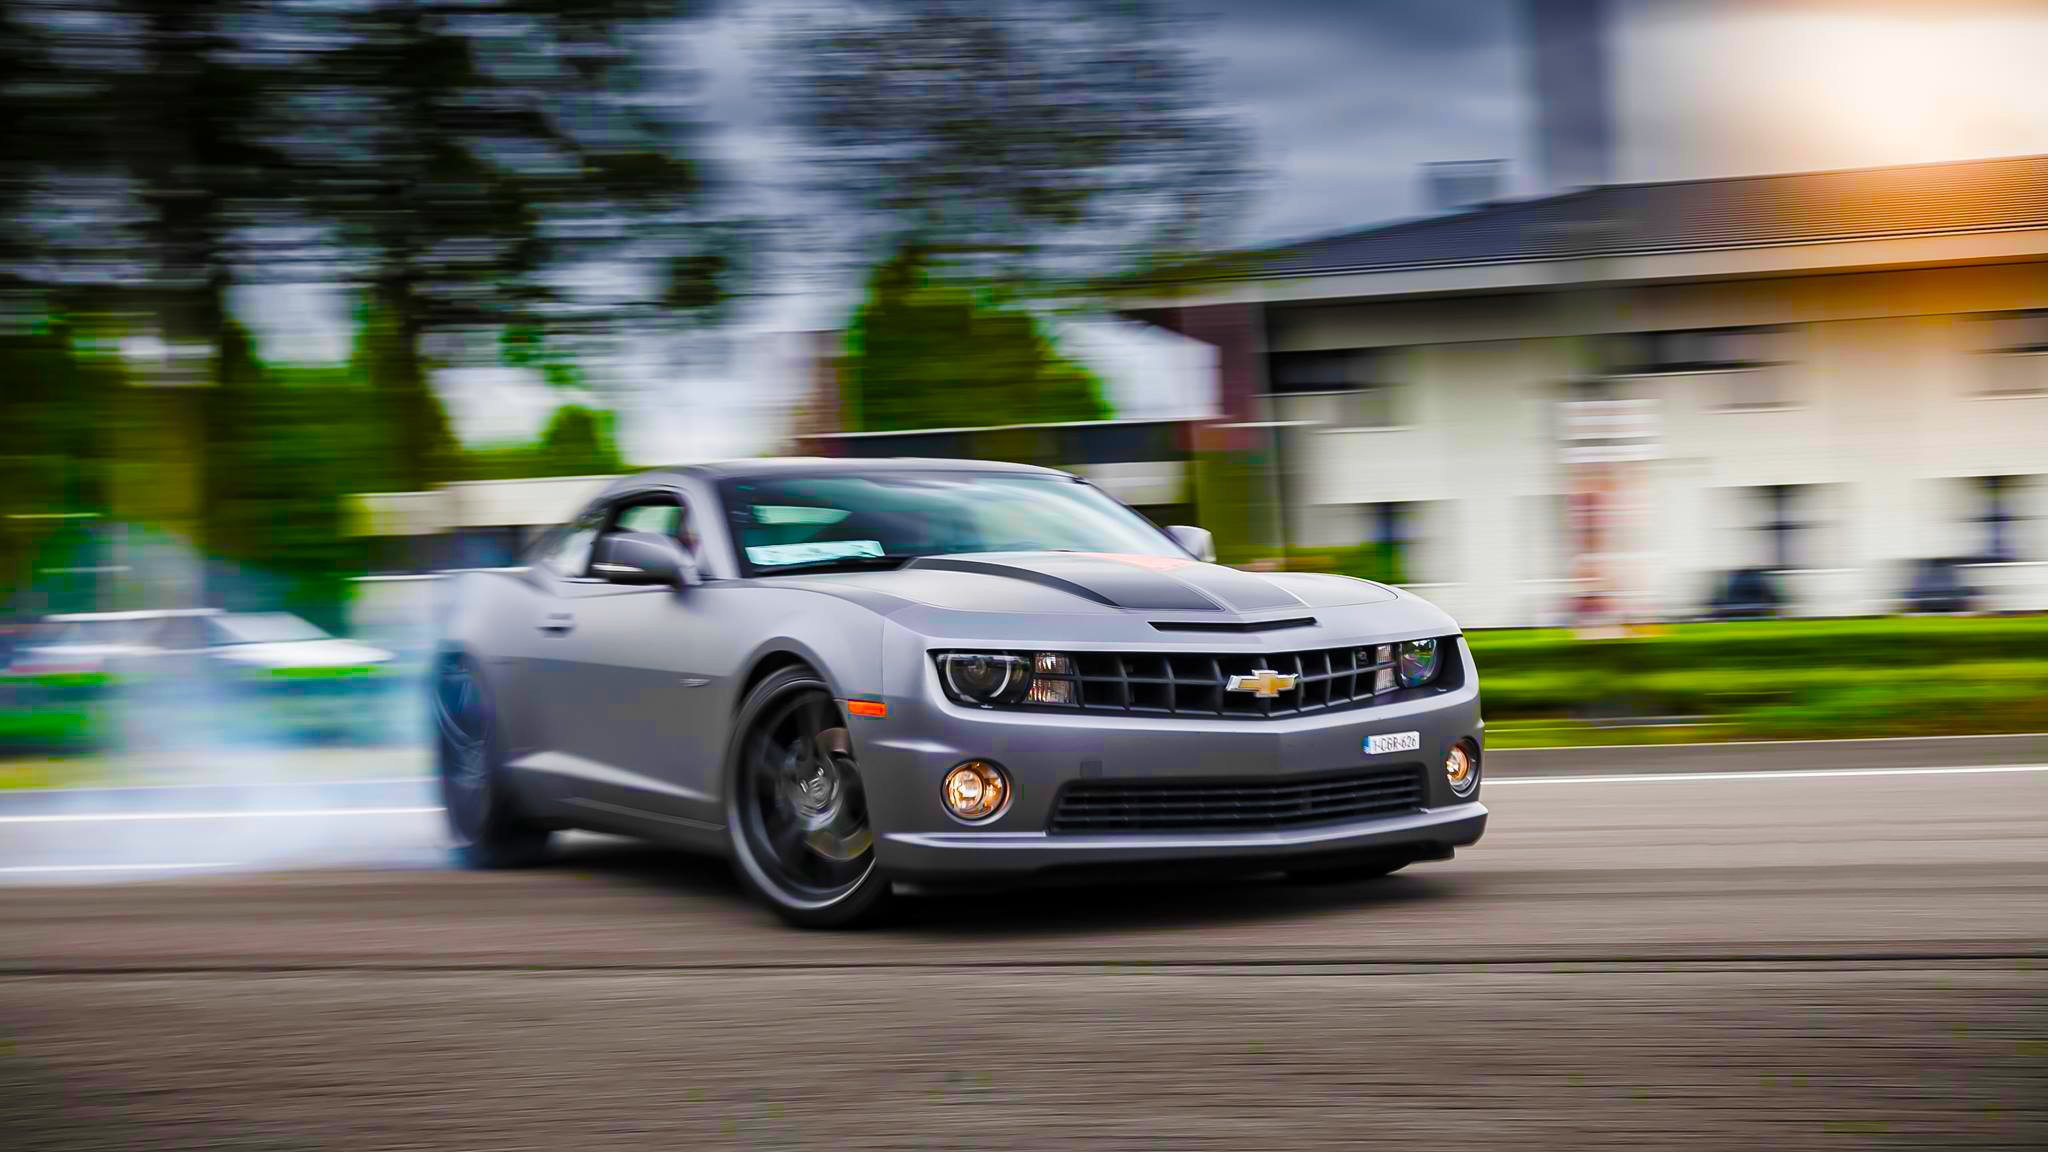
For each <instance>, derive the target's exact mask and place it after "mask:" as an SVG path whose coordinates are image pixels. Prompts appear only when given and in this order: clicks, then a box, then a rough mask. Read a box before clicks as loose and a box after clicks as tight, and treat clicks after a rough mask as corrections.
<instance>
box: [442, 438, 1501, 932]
mask: <svg viewBox="0 0 2048 1152" xmlns="http://www.w3.org/2000/svg"><path fill="white" fill-rule="evenodd" d="M1212 560H1213V549H1212V547H1211V545H1210V542H1209V537H1208V534H1207V533H1205V532H1203V531H1201V530H1200V529H1195V528H1182V527H1176V528H1172V529H1168V530H1166V531H1161V530H1160V529H1158V528H1156V527H1154V526H1153V525H1152V524H1151V523H1149V522H1148V521H1147V520H1145V519H1144V517H1142V516H1140V515H1138V514H1137V513H1136V512H1133V511H1132V510H1130V509H1129V508H1127V507H1125V506H1124V505H1122V504H1120V503H1118V502H1117V501H1116V500H1114V499H1112V498H1111V497H1109V496H1108V495H1105V494H1104V493H1103V492H1102V491H1100V490H1099V489H1097V488H1095V487H1093V486H1092V485H1090V484H1088V483H1087V482H1086V481H1084V480H1081V479H1079V478H1077V477H1074V476H1071V475H1068V474H1066V473H1063V472H1055V471H1049V470H1046V469H1042V468H1030V467H1023V466H1016V465H1005V464H989V463H975V462H958V461H935V460H866V461H833V460H751V461H744V462H739V463H732V464H720V465H704V466H692V467H685V468H673V469H664V470H659V471H654V472H648V473H645V474H642V475H637V476H632V477H629V478H625V479H622V480H619V481H617V482H615V483H614V484H612V485H611V486H610V487H608V488H607V489H606V490H605V491H604V492H603V493H602V494H601V495H599V496H598V497H597V498H596V499H595V500H593V501H592V502H591V504H590V506H589V507H587V508H585V509H584V510H583V511H582V512H581V513H580V514H579V515H578V516H577V517H576V518H575V519H574V520H573V521H571V522H570V523H568V524H565V525H562V526H561V527H560V528H558V529H556V530H554V531H553V532H552V533H551V534H549V535H548V536H547V537H546V538H544V539H543V540H542V541H541V542H540V543H539V545H538V546H537V547H536V549H535V552H534V554H533V555H532V557H531V558H530V564H529V566H528V567H527V568H526V569H525V570H524V571H521V572H492V573H473V574H469V575H466V576H464V577H462V578H461V580H462V581H463V583H462V584H461V585H460V586H458V587H457V588H456V589H455V591H456V595H455V596H454V597H452V605H453V607H452V609H451V613H452V614H451V616H450V618H449V619H448V622H447V633H446V640H445V646H444V647H443V649H442V651H441V655H440V657H439V660H438V664H437V671H436V675H435V677H434V693H433V699H434V705H435V716H436V719H437V721H438V729H439V733H440V750H439V751H440V766H441V774H442V785H443V790H444V794H445V801H446V804H447V809H448V819H449V823H450V825H451V827H452V829H453V833H454V836H455V838H456V841H457V844H458V850H459V851H460V853H461V854H462V855H463V856H464V857H466V858H467V859H468V860H469V861H470V862H472V863H475V864H478V865H484V866H498V865H506V864H512V863H518V862H525V861H530V860H533V859H535V858H536V857H538V856H539V855H540V854H541V853H542V852H543V851H544V850H545V848H546V846H547V841H548V838H549V835H550V834H551V833H552V832H553V831H555V830H558V829H565V828H589V829H596V830H602V831H607V832H618V833H627V834H631V835H638V836H645V837H651V838H659V839H662V840H667V841H672V842H676V843H680V844H684V845H688V846H691V847H696V848H701V849H705V850H708V851H713V852H719V853H724V854H728V855H729V856H730V857H731V859H732V860H733V862H734V864H735V865H736V870H737V872H738V874H739V876H740V877H741V879H742V880H743V882H744V883H745V885H746V886H747V887H748V888H749V889H750V890H751V891H752V892H754V893H755V894H756V895H758V896H759V897H760V898H761V899H762V900H763V901H764V902H766V903H767V904H768V905H769V906H770V907H772V908H773V909H774V910H775V911H777V912H778V913H780V914H781V915H782V916H784V917H785V918H787V919H789V920H791V921H793V922H795V923H798V924H803V925H810V926H832V925H841V924H848V923H852V922H854V921H857V920H861V919H864V918H866V917H868V916H870V915H871V914H873V913H875V912H877V911H878V910H879V908H880V907H881V906H882V904H883V903H884V902H885V901H886V900H887V899H888V898H889V896H890V894H891V892H892V890H895V889H900V888H906V887H909V888H923V889H933V890H938V889H945V888H949V887H953V886H958V885H969V886H973V887H985V886H989V885H992V884H996V883H1001V882H1005V881H1010V880H1015V879H1026V878H1032V877H1045V876H1051V875H1057V874H1061V873H1069V872H1082V871H1085V870H1090V869H1097V868H1103V867H1108V868H1111V869H1120V870H1121V869H1129V868H1133V867H1137V866H1142V865H1167V866H1170V867H1172V868H1173V869H1175V870H1186V869H1188V868H1190V867H1191V866H1193V865H1197V864H1199V865H1203V866H1215V867H1219V868H1223V869H1229V870H1245V871H1263V872H1280V873H1286V874H1288V875H1290V876H1296V877H1302V878H1321V879H1333V878H1347V877H1362V876H1372V875H1379V874H1383V873H1386V872H1391V871H1393V870H1394V869H1397V868H1400V867H1402V866H1404V865H1406V864H1409V863H1411V862H1414V861H1418V860H1441V859H1447V858H1449V857H1450V855H1451V853H1452V851H1453V849H1455V848H1456V847H1457V846H1459V845H1463V844H1471V843H1473V842H1474V841H1476V840H1478V839H1479V836H1480V833H1481V832H1482V831H1483V830H1484V829H1485V826H1486V809H1485V808H1484V807H1482V806H1481V805H1480V804H1479V778H1480V760H1481V748H1482V736H1483V730H1484V725H1483V724H1482V722H1481V720H1480V717H1479V682H1478V676H1477V673H1476V672H1475V670H1474V668H1473V665H1472V655H1471V652H1470V651H1469V649H1468V648H1467V647H1466V645H1465V643H1464V641H1463V639H1462V638H1461V636H1460V635H1459V632H1458V628H1457V626H1456V625H1455V624H1453V623H1452V622H1451V619H1450V618H1449V617H1448V616H1446V615H1444V613H1442V612H1441V611H1439V610H1437V609H1436V608H1435V607H1433V606H1431V605H1430V604H1428V603H1426V602H1424V601H1422V600H1419V599H1417V598H1416V597H1414V596H1411V595H1409V594H1407V593H1405V592H1401V591H1398V590H1396V589H1392V588H1387V587H1383V586H1381V585H1378V584H1372V583H1368V582H1366V581H1362V580H1353V579H1348V578H1345V577H1341V576H1326V575H1312V574H1305V573H1260V574H1254V573H1250V572H1242V571H1238V570H1236V569H1232V568H1225V567H1221V566H1218V565H1216V564H1214V563H1212V562H1211V561H1212Z"/></svg>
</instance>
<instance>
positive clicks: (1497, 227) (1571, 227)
mask: <svg viewBox="0 0 2048 1152" xmlns="http://www.w3.org/2000/svg"><path fill="white" fill-rule="evenodd" d="M2029 228H2048V156H2009V157H2001V158H1997V159H1991V160H1963V161H1953V162H1946V163H1938V164H1913V165H1905V166H1899V167H1890V168H1858V169H1848V170H1842V171H1832V172H1796V173H1785V174H1778V175H1769V176H1736V177H1728V178H1724V179H1716V180H1681V181H1673V182H1669V183H1662V184H1609V185H1603V186H1600V187H1597V188H1587V189H1583V190H1581V191H1577V192H1568V193H1564V194H1562V195H1557V196H1546V197H1541V198H1538V199H1532V200H1515V201H1507V202H1503V203H1497V204H1489V205H1486V206H1484V207H1481V208H1478V209H1475V210H1472V211H1469V212H1461V213H1457V214H1455V215H1450V216H1437V217H1431V218H1428V219H1422V220H1410V221H1404V222H1402V223H1398V224H1390V225H1384V226H1381V227H1375V228H1367V229H1363V230H1360V231H1353V232H1344V233H1340V234H1337V235H1334V236H1324V237H1320V238H1317V239H1312V240H1305V241H1302V242H1300V243H1297V244H1292V245H1288V246H1286V247H1284V248H1280V249H1276V250H1274V251H1272V252H1271V253H1268V254H1267V255H1266V256H1265V257H1263V258H1261V259H1258V260H1256V261H1254V262H1253V263H1252V266H1251V268H1250V269H1249V270H1248V271H1249V274H1250V275H1252V276H1259V277H1271V276H1315V275H1331V274H1340V273H1353V272H1379V271H1394V270H1399V269H1406V268H1433V267H1457V266H1464V265H1484V264H1508V263H1517V262H1523V261H1538V260H1559V259H1583V258H1586V257H1599V256H1628V255H1648V254H1656V253H1665V252H1695V251H1705V250H1714V249H1730V248H1753V247H1767V246H1771V245H1785V244H1812V243H1820V242H1826V241H1840V240H1872V239H1891V238H1897V237H1911V236H1936V235H1946V234H1954V233H1969V232H1997V231H2008V230H2015V229H2029Z"/></svg>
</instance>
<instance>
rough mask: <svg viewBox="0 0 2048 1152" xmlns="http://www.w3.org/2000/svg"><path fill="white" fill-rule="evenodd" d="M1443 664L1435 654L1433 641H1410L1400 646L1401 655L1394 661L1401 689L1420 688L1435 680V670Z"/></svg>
mask: <svg viewBox="0 0 2048 1152" xmlns="http://www.w3.org/2000/svg"><path fill="white" fill-rule="evenodd" d="M1442 664H1443V661H1442V660H1441V659H1439V657H1438V653H1437V642H1436V641H1434V640H1410V641H1408V642H1407V643H1406V644H1403V645H1401V655H1400V657H1399V658H1398V659H1397V660H1396V661H1395V670H1396V674H1397V675H1399V676H1400V678H1401V687H1403V688H1420V687H1422V686H1423V685H1424V684H1427V683H1429V682H1430V681H1431V680H1434V679H1436V673H1437V669H1438V668H1439V667H1440V666H1441V665H1442Z"/></svg>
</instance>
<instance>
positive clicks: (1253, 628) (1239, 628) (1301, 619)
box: [1152, 616, 1316, 632]
mask: <svg viewBox="0 0 2048 1152" xmlns="http://www.w3.org/2000/svg"><path fill="white" fill-rule="evenodd" d="M1152 626H1153V627H1154V628H1157V629H1159V630H1160V631H1161V632H1277V631H1279V630H1280V629H1282V628H1313V627H1315V626H1316V618H1315V617H1313V616H1289V617H1287V618H1286V619H1284V620H1154V621H1152Z"/></svg>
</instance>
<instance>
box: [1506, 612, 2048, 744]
mask: <svg viewBox="0 0 2048 1152" xmlns="http://www.w3.org/2000/svg"><path fill="white" fill-rule="evenodd" d="M1467 642H1468V643H1469V644H1470V645H1471V647H1472V652H1473V658H1474V659H1475V660H1476V661H1477V662H1478V665H1479V674H1480V686H1481V691H1482V695H1483V698H1484V700H1485V707H1486V714H1487V717H1488V719H1489V720H1494V721H1502V722H1505V723H1506V725H1507V726H1506V727H1504V728H1503V730H1502V731H1503V732H1504V733H1505V732H1518V733H1519V734H1518V735H1517V737H1516V742H1518V743H1544V742H1571V741H1575V740H1579V739H1582V738H1584V734H1583V730H1581V729H1578V728H1576V727H1574V726H1573V725H1572V724H1570V723H1564V724H1558V723H1553V722H1556V721H1567V722H1569V721H1584V720H1588V719H1600V720H1602V721H1604V722H1610V723H1611V722H1625V721H1627V720H1629V719H1632V718H1634V719H1640V718H1654V717H1669V716H1689V717H1704V718H1707V720H1708V721H1709V727H1708V728H1706V729H1702V730H1698V731H1695V732H1694V734H1693V735H1692V736H1691V738H1692V739H1708V738H1720V739H1734V738H1748V739H1775V738H1788V739H1799V738H1814V737H1849V736H1906V735H1936V734H1949V733H1965V732H1998V731H2037V730H2039V729H2041V728H2042V727H2043V726H2048V618H2043V617H2019V618H2005V617H1982V618H1905V619H1892V618H1886V619H1858V620H1824V621H1803V620H1768V621H1739V622H1733V621H1732V622H1727V623H1714V624H1687V625H1680V626H1677V627H1674V628H1670V629H1666V630H1663V631H1661V632H1659V633H1657V634H1654V635H1646V636H1639V637H1630V638H1625V639H1613V640H1579V639H1576V638H1574V637H1573V636H1572V635H1571V634H1570V633H1568V632H1563V631H1557V630H1547V629H1530V630H1512V631H1498V632H1473V633H1468V634H1467ZM1516 722H1521V723H1522V725H1523V727H1521V728H1519V729H1518V728H1517V726H1516ZM1681 731H1691V730H1681Z"/></svg>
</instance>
